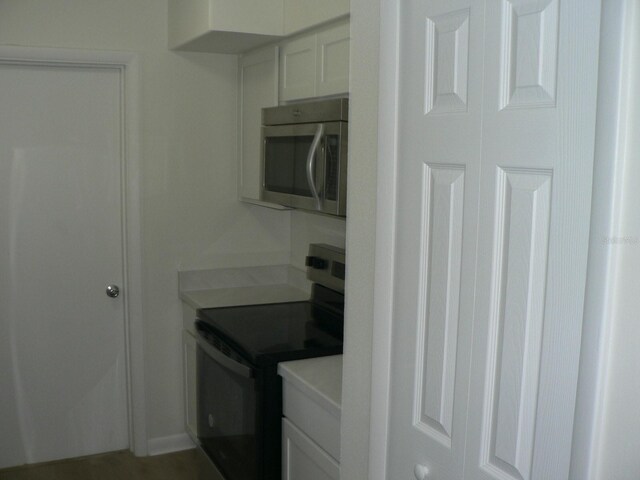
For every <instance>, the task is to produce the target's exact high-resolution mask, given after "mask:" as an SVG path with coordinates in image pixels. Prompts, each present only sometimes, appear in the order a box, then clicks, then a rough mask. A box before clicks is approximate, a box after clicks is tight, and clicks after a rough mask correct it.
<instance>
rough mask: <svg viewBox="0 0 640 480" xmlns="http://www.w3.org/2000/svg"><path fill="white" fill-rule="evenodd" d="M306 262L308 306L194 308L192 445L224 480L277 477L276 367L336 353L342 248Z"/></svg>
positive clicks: (319, 249) (315, 253)
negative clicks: (309, 286)
mask: <svg viewBox="0 0 640 480" xmlns="http://www.w3.org/2000/svg"><path fill="white" fill-rule="evenodd" d="M307 264H308V270H307V272H308V277H309V278H310V279H311V280H312V281H314V282H315V283H314V284H313V288H312V295H311V299H310V300H308V301H304V302H287V303H274V304H259V305H244V306H238V307H223V308H207V309H200V310H198V318H197V320H196V330H197V332H198V336H197V342H198V350H197V403H198V405H197V417H198V441H199V444H200V447H201V448H202V450H204V452H205V453H206V455H208V457H209V458H210V459H211V460H212V461H213V463H214V464H215V465H216V467H217V469H218V470H219V471H220V472H221V474H222V476H223V477H224V478H225V480H280V479H281V448H282V447H281V432H282V430H281V422H282V381H281V379H280V377H279V376H278V373H277V368H278V362H281V361H286V360H296V359H300V358H310V357H321V356H325V355H336V354H340V353H342V330H343V312H344V278H345V256H344V251H343V250H340V249H337V248H335V247H330V246H326V245H317V244H314V245H311V246H310V249H309V257H307Z"/></svg>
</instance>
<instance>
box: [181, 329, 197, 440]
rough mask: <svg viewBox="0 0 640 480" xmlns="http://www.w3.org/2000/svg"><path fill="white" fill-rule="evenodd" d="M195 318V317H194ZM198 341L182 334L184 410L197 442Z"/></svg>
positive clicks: (189, 430) (188, 430)
mask: <svg viewBox="0 0 640 480" xmlns="http://www.w3.org/2000/svg"><path fill="white" fill-rule="evenodd" d="M194 318H195V317H194ZM196 349H197V347H196V339H195V337H194V336H193V335H192V334H191V333H189V332H188V331H187V330H183V332H182V350H183V367H184V408H185V422H186V427H187V433H188V434H189V435H191V438H193V439H194V441H195V440H196V438H197V436H198V420H197V418H198V417H197V416H196V408H197V401H196Z"/></svg>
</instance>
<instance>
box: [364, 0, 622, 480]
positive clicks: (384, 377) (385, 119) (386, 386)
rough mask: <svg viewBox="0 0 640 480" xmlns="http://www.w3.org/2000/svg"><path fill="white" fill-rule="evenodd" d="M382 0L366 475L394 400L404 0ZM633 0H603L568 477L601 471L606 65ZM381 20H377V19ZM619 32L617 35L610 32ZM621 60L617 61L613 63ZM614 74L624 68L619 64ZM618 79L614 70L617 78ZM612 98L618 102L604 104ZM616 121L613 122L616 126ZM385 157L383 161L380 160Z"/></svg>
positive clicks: (611, 229)
mask: <svg viewBox="0 0 640 480" xmlns="http://www.w3.org/2000/svg"><path fill="white" fill-rule="evenodd" d="M379 1H380V22H379V28H380V52H379V58H380V64H379V95H378V132H377V135H378V142H377V144H378V165H377V168H378V173H377V182H378V184H377V212H376V255H375V272H376V275H375V279H374V298H375V300H374V317H373V332H372V337H373V338H372V356H371V367H372V375H371V410H370V440H369V475H368V480H387V453H388V445H389V437H388V435H389V407H390V403H391V402H390V400H391V395H392V392H391V340H392V338H393V314H392V312H393V304H394V292H393V288H394V285H395V280H394V277H395V271H394V266H395V262H394V260H395V256H396V231H395V227H396V201H397V186H396V180H397V167H398V155H397V153H398V150H397V145H398V131H397V128H398V127H397V125H398V122H397V120H398V103H399V102H398V87H399V74H400V70H399V57H400V55H399V48H400V39H399V34H400V23H399V22H400V4H401V2H402V0H379ZM630 1H631V0H619V1H616V2H602V3H601V8H602V19H603V21H602V25H601V30H602V32H601V46H600V52H599V57H600V64H601V68H600V71H599V75H598V77H599V90H598V97H599V98H598V102H599V103H598V110H597V113H596V118H597V126H596V153H595V159H594V175H593V187H592V188H593V191H594V192H596V194H594V196H593V201H592V211H591V234H590V241H589V255H588V258H587V265H588V271H587V282H586V283H587V284H586V298H585V305H584V312H583V338H582V348H581V353H580V373H579V379H578V391H577V397H576V413H575V419H574V434H573V445H572V452H571V457H572V458H571V470H570V473H569V476H570V478H571V479H573V478H576V479H578V478H579V479H581V480H592V479H595V475H596V474H597V472H596V470H597V468H596V465H594V463H595V462H597V461H598V458H597V457H598V456H597V453H598V447H599V444H598V434H599V432H600V430H601V422H599V421H598V418H599V416H600V415H599V414H600V413H603V401H604V400H603V396H604V392H605V389H604V387H603V385H605V383H606V367H607V351H608V341H609V339H610V330H611V328H612V327H611V325H610V323H611V322H610V318H612V317H611V311H612V309H613V307H614V306H613V305H612V301H613V299H614V294H613V293H614V292H613V290H612V288H611V285H613V283H614V280H615V273H616V272H615V269H614V265H615V260H616V255H615V251H614V249H613V247H612V246H611V245H610V246H608V247H606V248H599V247H601V245H600V244H601V242H602V238H603V235H607V234H609V235H610V236H613V235H615V233H616V232H618V231H620V230H619V229H620V221H621V220H620V218H619V217H620V208H619V204H618V203H619V199H618V197H617V196H616V195H615V193H614V186H615V185H621V183H620V181H621V176H622V175H623V172H622V168H621V167H620V165H618V161H617V160H618V159H617V157H616V154H615V152H616V146H617V144H616V140H617V138H614V137H615V135H614V134H612V132H611V129H612V128H617V127H616V126H617V125H618V123H617V122H616V118H617V117H618V115H619V111H618V109H619V108H620V106H619V102H620V101H621V99H620V95H621V93H620V91H618V90H617V86H618V85H617V84H616V83H615V82H616V80H615V79H614V80H612V79H611V78H609V80H608V77H607V76H611V72H610V71H609V70H608V69H607V66H610V67H611V66H612V64H615V63H616V62H617V61H618V60H619V58H618V53H619V51H620V48H621V44H620V42H621V41H622V35H620V37H617V38H615V39H613V40H611V39H609V40H607V34H609V35H612V31H613V32H614V34H615V33H618V34H619V31H617V30H615V29H614V27H616V26H618V23H617V22H621V21H622V20H621V18H622V17H621V15H622V14H623V12H624V8H623V7H624V6H628V5H629V4H630ZM374 20H376V19H372V21H374ZM613 36H615V35H613ZM615 66H616V65H613V67H615ZM615 75H620V72H619V71H618V70H616V73H615ZM616 78H617V77H616ZM607 105H614V106H615V107H609V108H605V107H606V106H607ZM612 125H613V126H612ZM382 160H384V161H382Z"/></svg>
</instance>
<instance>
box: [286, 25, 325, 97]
mask: <svg viewBox="0 0 640 480" xmlns="http://www.w3.org/2000/svg"><path fill="white" fill-rule="evenodd" d="M316 42H317V35H316V34H313V35H307V36H304V37H300V38H297V39H295V40H292V41H290V42H287V43H286V44H284V45H283V46H282V50H281V52H280V99H281V100H283V101H286V100H294V99H297V98H309V97H314V96H316V88H317V87H316V77H317V76H316V63H317V60H316V55H317V48H316V45H317V43H316Z"/></svg>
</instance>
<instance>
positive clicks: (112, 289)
mask: <svg viewBox="0 0 640 480" xmlns="http://www.w3.org/2000/svg"><path fill="white" fill-rule="evenodd" d="M118 295H120V289H119V288H118V286H117V285H109V286H108V287H107V297H111V298H116V297H117V296H118Z"/></svg>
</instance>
